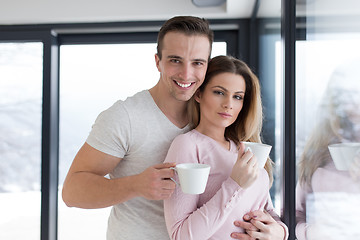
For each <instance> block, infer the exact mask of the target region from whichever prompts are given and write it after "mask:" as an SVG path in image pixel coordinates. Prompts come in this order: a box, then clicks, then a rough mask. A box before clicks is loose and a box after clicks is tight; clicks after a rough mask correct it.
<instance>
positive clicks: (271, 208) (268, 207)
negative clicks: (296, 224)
mask: <svg viewBox="0 0 360 240" xmlns="http://www.w3.org/2000/svg"><path fill="white" fill-rule="evenodd" d="M265 210H266V211H267V212H268V213H269V214H270V215H271V217H272V218H273V219H274V220H275V221H276V222H277V223H278V224H279V225H281V226H282V227H283V228H284V231H285V237H284V240H285V239H288V238H289V229H288V227H287V226H286V225H285V223H283V222H282V221H281V219H280V217H279V215H278V214H277V213H276V212H275V209H274V206H273V204H272V201H271V197H270V194H269V196H268V201H267V204H266V206H265Z"/></svg>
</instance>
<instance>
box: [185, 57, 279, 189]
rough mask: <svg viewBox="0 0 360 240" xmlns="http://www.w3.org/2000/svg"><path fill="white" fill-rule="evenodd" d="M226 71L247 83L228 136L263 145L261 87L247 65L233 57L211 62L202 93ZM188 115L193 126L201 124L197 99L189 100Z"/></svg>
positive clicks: (231, 138)
mask: <svg viewBox="0 0 360 240" xmlns="http://www.w3.org/2000/svg"><path fill="white" fill-rule="evenodd" d="M225 72H226V73H234V74H237V75H241V76H242V77H243V78H244V79H245V84H246V90H245V96H244V103H243V107H242V109H241V111H240V113H239V115H238V117H237V119H236V120H235V122H234V123H233V124H231V125H230V126H228V127H227V128H226V129H225V137H226V138H227V139H230V140H232V141H234V142H235V144H237V145H238V144H239V143H240V142H241V141H247V142H258V143H261V136H260V134H261V130H262V120H263V113H262V103H261V94H260V84H259V79H258V78H257V76H256V75H255V74H254V73H253V72H252V71H251V69H250V68H249V67H248V66H247V64H246V63H245V62H243V61H241V60H239V59H236V58H234V57H231V56H217V57H214V58H213V59H211V60H210V62H209V65H208V69H207V72H206V76H205V80H204V83H203V84H202V85H201V86H200V88H199V89H198V91H200V92H203V91H204V89H205V88H206V86H207V84H208V83H209V82H210V81H211V79H212V78H213V77H214V76H216V75H218V74H220V73H225ZM188 114H189V116H190V123H191V124H192V127H193V128H195V127H196V126H198V125H199V122H200V105H199V103H198V102H196V101H195V98H194V97H192V98H191V99H190V101H189V105H188ZM272 164H273V162H272V161H271V159H270V158H268V160H267V162H266V164H265V169H266V171H267V172H268V175H269V179H270V185H271V184H272V182H273V174H272Z"/></svg>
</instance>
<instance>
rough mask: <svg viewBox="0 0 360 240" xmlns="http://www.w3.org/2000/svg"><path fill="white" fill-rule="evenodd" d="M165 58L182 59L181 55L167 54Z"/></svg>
mask: <svg viewBox="0 0 360 240" xmlns="http://www.w3.org/2000/svg"><path fill="white" fill-rule="evenodd" d="M167 58H175V59H182V57H180V56H177V55H169V56H167Z"/></svg>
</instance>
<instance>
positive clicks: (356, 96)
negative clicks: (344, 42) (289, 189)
mask: <svg viewBox="0 0 360 240" xmlns="http://www.w3.org/2000/svg"><path fill="white" fill-rule="evenodd" d="M359 74H360V60H357V61H352V62H351V63H349V62H347V63H346V64H343V65H341V66H339V67H338V68H337V69H336V70H335V71H334V72H333V74H332V75H331V78H330V80H329V83H328V87H327V89H326V91H325V95H324V98H323V100H322V102H321V105H320V109H319V111H318V114H319V118H317V119H319V121H318V122H317V124H316V127H315V128H314V131H313V132H312V133H311V135H310V137H309V139H308V141H307V143H306V145H305V147H304V151H303V153H302V155H301V157H300V161H299V166H298V170H299V180H298V184H297V186H296V217H297V225H296V237H297V239H299V240H306V239H357V238H358V237H359V233H360V231H359V228H358V227H357V225H356V224H358V222H359V221H360V217H359V216H360V215H359V214H358V213H360V211H358V213H356V211H355V210H356V209H358V202H359V200H360V153H359V154H358V155H357V157H355V159H354V160H353V164H352V167H351V168H350V170H349V171H340V170H337V169H336V167H335V164H334V162H333V160H332V158H331V155H330V152H329V149H328V146H329V145H330V144H334V143H346V142H360V112H359V106H360V83H359ZM353 200H354V202H357V203H355V204H352V202H353ZM320 205H322V206H324V207H320V208H319V207H318V206H320ZM325 208H326V209H325ZM309 209H310V210H309ZM322 209H323V210H322ZM329 209H331V214H329V213H330V212H329ZM315 212H316V214H315ZM313 222H314V223H315V222H321V224H320V225H316V224H312V223H313ZM329 226H331V227H329ZM345 229H346V231H345ZM345 232H346V234H347V235H344V233H345Z"/></svg>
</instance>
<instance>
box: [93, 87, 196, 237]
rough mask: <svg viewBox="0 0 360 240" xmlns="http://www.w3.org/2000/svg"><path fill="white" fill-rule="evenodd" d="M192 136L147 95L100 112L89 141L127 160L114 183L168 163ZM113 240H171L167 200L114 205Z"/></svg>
mask: <svg viewBox="0 0 360 240" xmlns="http://www.w3.org/2000/svg"><path fill="white" fill-rule="evenodd" d="M187 131H189V127H188V126H187V127H185V128H183V129H180V128H178V127H177V126H175V125H174V124H173V123H172V122H171V121H170V120H169V119H168V118H167V117H166V116H165V115H164V114H163V112H162V111H161V110H160V109H159V108H158V107H157V105H156V103H155V102H154V100H153V98H152V97H151V94H150V92H149V91H148V90H144V91H142V92H139V93H137V94H135V95H134V96H132V97H129V98H127V99H126V100H125V101H117V102H116V103H115V104H114V105H113V106H111V107H110V108H109V109H107V110H105V111H103V112H102V113H100V115H99V116H98V117H97V119H96V121H95V124H94V125H93V127H92V130H91V132H90V135H89V136H88V138H87V140H86V142H87V143H88V144H89V145H90V146H92V147H94V148H95V149H97V150H99V151H101V152H104V153H107V154H110V155H112V156H115V157H119V158H123V159H122V160H121V161H120V163H119V164H118V166H116V167H115V169H114V170H113V172H111V173H110V178H120V177H124V176H129V175H135V174H138V173H141V172H142V171H144V170H145V169H146V168H148V167H149V166H152V165H155V164H159V163H162V162H163V161H164V160H165V157H166V154H167V151H168V149H169V147H170V144H171V142H172V141H173V139H174V138H175V137H176V136H177V135H179V134H182V133H185V132H187ZM107 239H108V240H114V239H131V240H133V239H141V240H143V239H156V240H159V239H169V236H168V233H167V230H166V226H165V220H164V210H163V201H155V200H147V199H145V198H142V197H137V198H133V199H131V200H129V201H126V202H124V203H121V204H118V205H115V206H113V208H112V210H111V213H110V217H109V222H108V230H107Z"/></svg>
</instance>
